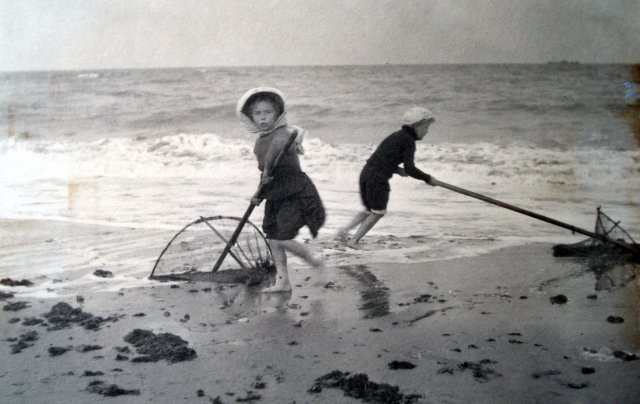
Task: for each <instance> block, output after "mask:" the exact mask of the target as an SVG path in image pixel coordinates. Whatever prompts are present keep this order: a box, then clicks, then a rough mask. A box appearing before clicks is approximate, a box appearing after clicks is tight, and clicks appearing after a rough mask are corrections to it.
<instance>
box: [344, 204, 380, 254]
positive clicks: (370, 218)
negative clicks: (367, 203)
mask: <svg viewBox="0 0 640 404" xmlns="http://www.w3.org/2000/svg"><path fill="white" fill-rule="evenodd" d="M382 216H384V214H382V215H379V214H376V213H372V212H368V215H367V217H366V218H365V219H364V220H363V221H362V224H361V225H360V228H359V229H358V231H357V232H356V234H354V235H353V237H351V240H349V242H348V243H347V245H348V246H349V247H351V248H354V249H356V250H359V249H360V239H361V238H362V237H364V236H365V235H366V234H367V233H368V232H369V230H371V229H372V228H373V226H375V225H376V223H378V220H380V219H382Z"/></svg>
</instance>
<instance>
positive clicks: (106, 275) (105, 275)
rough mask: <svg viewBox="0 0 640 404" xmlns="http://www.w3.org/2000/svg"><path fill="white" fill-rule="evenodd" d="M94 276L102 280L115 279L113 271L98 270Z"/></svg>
mask: <svg viewBox="0 0 640 404" xmlns="http://www.w3.org/2000/svg"><path fill="white" fill-rule="evenodd" d="M93 276H98V277H100V278H113V273H112V272H111V271H105V270H104V269H96V270H95V271H94V272H93Z"/></svg>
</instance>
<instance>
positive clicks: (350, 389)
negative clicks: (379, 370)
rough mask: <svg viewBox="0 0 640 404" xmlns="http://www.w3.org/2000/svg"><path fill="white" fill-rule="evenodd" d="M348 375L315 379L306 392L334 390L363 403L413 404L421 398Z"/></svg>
mask: <svg viewBox="0 0 640 404" xmlns="http://www.w3.org/2000/svg"><path fill="white" fill-rule="evenodd" d="M349 374H350V373H349V372H341V371H339V370H334V371H333V372H330V373H327V374H326V375H324V376H321V377H319V378H317V379H316V382H315V384H314V385H313V386H312V387H311V388H310V389H309V390H308V392H309V393H312V394H315V393H320V392H321V391H322V389H323V388H334V389H340V390H342V391H344V394H345V396H347V397H353V398H356V399H359V400H362V401H365V402H374V403H375V402H378V403H392V404H409V403H415V402H417V401H418V400H419V399H420V398H422V396H421V395H419V394H408V395H405V394H403V393H401V392H400V388H399V387H398V386H392V385H389V384H386V383H376V382H372V381H370V380H369V377H368V376H367V375H365V374H363V373H359V374H355V375H353V376H349Z"/></svg>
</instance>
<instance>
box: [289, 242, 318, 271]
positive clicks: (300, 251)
mask: <svg viewBox="0 0 640 404" xmlns="http://www.w3.org/2000/svg"><path fill="white" fill-rule="evenodd" d="M279 243H280V245H281V246H282V247H283V248H284V249H285V250H286V251H290V252H291V253H292V254H294V255H295V256H297V257H300V258H302V259H303V260H305V261H306V262H307V263H308V264H309V265H311V266H312V267H315V268H320V267H322V266H324V262H323V261H322V260H321V259H319V258H316V257H314V256H313V254H311V251H309V249H308V248H307V247H305V245H304V244H302V243H299V242H297V241H295V240H280V241H279Z"/></svg>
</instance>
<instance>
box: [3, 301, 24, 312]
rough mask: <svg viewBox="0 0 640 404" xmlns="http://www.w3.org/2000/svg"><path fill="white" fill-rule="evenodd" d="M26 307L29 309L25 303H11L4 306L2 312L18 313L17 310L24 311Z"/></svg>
mask: <svg viewBox="0 0 640 404" xmlns="http://www.w3.org/2000/svg"><path fill="white" fill-rule="evenodd" d="M27 307H29V304H28V303H27V302H12V303H7V304H5V305H4V307H2V310H4V311H19V310H23V309H26V308H27Z"/></svg>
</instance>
